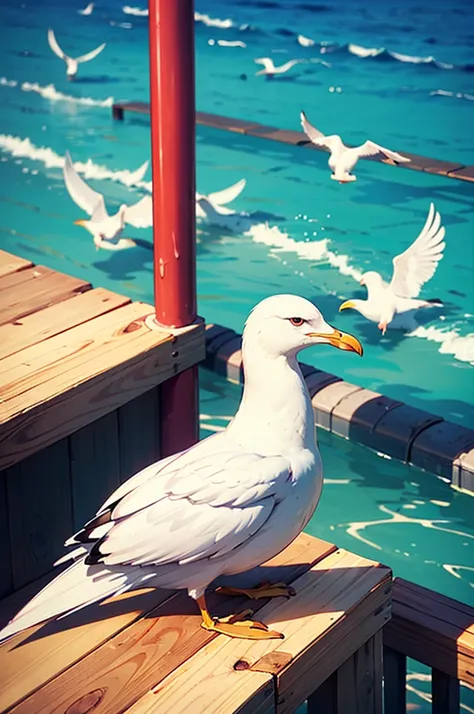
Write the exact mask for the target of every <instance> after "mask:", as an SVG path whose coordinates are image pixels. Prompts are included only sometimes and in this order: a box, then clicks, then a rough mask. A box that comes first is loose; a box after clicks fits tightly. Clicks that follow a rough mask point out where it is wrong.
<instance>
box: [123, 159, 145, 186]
mask: <svg viewBox="0 0 474 714" xmlns="http://www.w3.org/2000/svg"><path fill="white" fill-rule="evenodd" d="M148 163H149V162H148V159H147V160H146V161H144V162H143V164H142V165H141V166H139V167H138V169H136V171H131V172H130V174H129V177H128V181H126V184H127V186H134V185H135V184H136V183H140V181H142V180H143V177H144V176H145V174H146V170H147V168H148Z"/></svg>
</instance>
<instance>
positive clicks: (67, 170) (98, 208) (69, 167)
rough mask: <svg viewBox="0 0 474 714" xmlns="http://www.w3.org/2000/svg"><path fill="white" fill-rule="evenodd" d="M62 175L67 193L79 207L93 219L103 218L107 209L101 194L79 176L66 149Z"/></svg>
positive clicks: (105, 216)
mask: <svg viewBox="0 0 474 714" xmlns="http://www.w3.org/2000/svg"><path fill="white" fill-rule="evenodd" d="M63 175H64V183H65V184H66V188H67V190H68V193H69V195H70V196H71V198H72V200H73V201H74V202H75V203H77V205H78V206H79V208H82V210H83V211H85V212H86V213H88V214H89V216H94V220H95V221H103V220H105V219H106V218H107V211H106V209H105V201H104V197H103V195H102V194H101V193H99V192H98V191H94V190H93V189H92V188H91V187H90V186H88V185H87V184H86V182H85V181H84V180H83V179H82V178H81V177H80V176H79V174H78V173H77V171H76V169H75V168H74V164H73V163H72V159H71V155H70V154H69V151H66V156H65V157H64V168H63Z"/></svg>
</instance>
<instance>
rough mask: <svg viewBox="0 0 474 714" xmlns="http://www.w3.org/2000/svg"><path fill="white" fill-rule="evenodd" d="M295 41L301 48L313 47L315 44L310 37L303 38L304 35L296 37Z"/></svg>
mask: <svg viewBox="0 0 474 714" xmlns="http://www.w3.org/2000/svg"><path fill="white" fill-rule="evenodd" d="M296 39H297V41H298V44H299V45H301V47H313V45H315V44H316V42H315V41H314V40H312V39H311V37H305V36H304V35H298V37H297V38H296Z"/></svg>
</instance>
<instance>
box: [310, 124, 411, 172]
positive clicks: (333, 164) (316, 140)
mask: <svg viewBox="0 0 474 714" xmlns="http://www.w3.org/2000/svg"><path fill="white" fill-rule="evenodd" d="M300 119H301V126H302V127H303V130H304V132H305V134H306V136H307V137H308V139H310V141H311V142H312V143H313V144H314V145H315V146H324V147H325V148H326V149H328V150H329V151H330V153H331V156H330V157H329V161H328V164H329V168H330V169H331V170H332V174H331V178H332V179H334V181H339V183H349V182H350V181H357V177H356V176H354V174H351V171H352V169H353V168H354V166H355V165H356V163H357V162H358V160H359V159H360V158H361V157H362V156H376V155H377V154H382V155H383V156H384V157H385V158H388V159H392V160H393V161H396V162H398V163H404V162H406V161H410V159H408V158H407V157H406V156H402V155H401V154H397V152H396V151H390V149H385V148H384V147H383V146H380V145H379V144H375V143H374V142H373V141H366V142H365V143H364V144H362V145H361V146H354V147H349V146H346V145H345V144H344V143H343V141H342V139H341V137H340V136H337V134H333V135H332V136H325V135H324V134H323V133H322V132H320V131H319V129H316V127H315V126H313V125H312V124H310V123H309V121H308V119H307V118H306V114H305V113H304V112H301V114H300Z"/></svg>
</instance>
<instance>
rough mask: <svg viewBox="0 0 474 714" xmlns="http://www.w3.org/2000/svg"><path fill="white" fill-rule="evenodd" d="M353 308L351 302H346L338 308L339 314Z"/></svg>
mask: <svg viewBox="0 0 474 714" xmlns="http://www.w3.org/2000/svg"><path fill="white" fill-rule="evenodd" d="M351 307H352V308H354V307H355V305H354V303H353V302H352V300H346V302H343V303H342V305H341V306H340V308H339V312H342V311H343V310H349V309H350V308H351Z"/></svg>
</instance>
